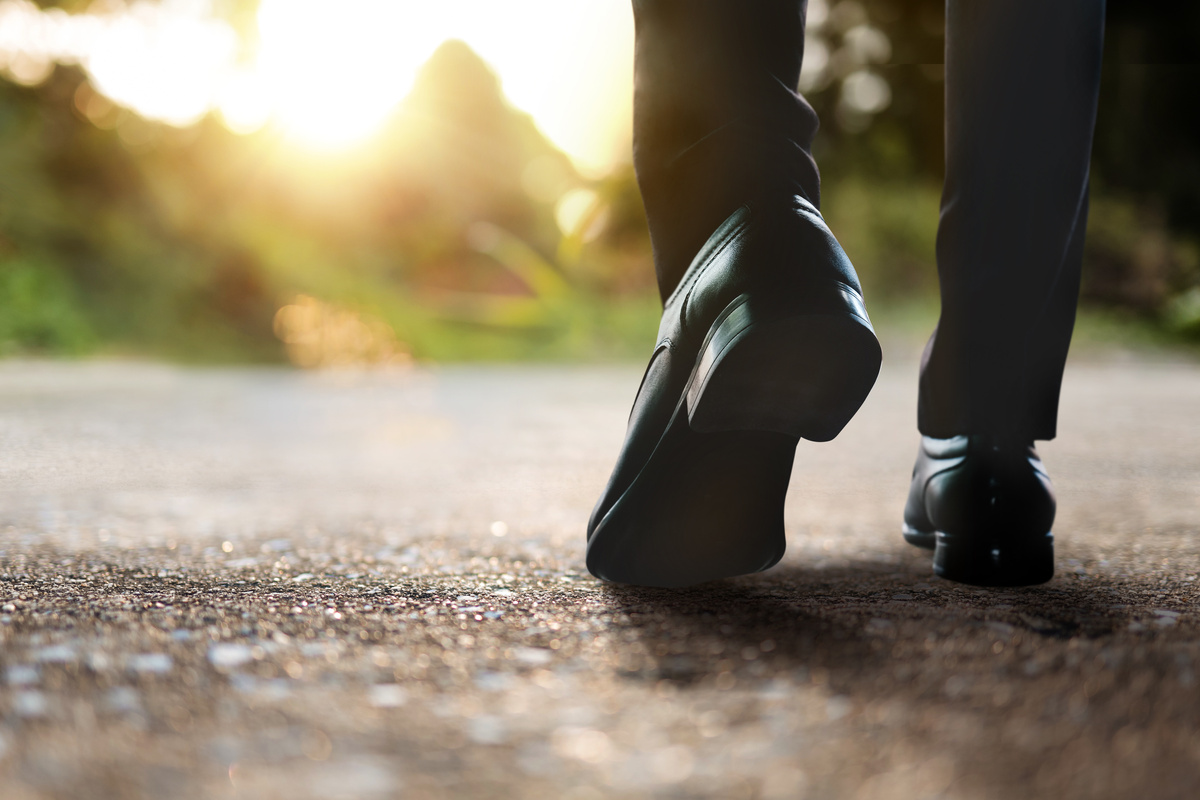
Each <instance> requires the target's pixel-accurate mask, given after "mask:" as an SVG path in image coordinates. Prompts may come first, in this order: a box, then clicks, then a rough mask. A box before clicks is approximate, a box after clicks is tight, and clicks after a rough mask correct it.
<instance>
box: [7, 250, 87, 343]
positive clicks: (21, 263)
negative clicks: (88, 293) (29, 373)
mask: <svg viewBox="0 0 1200 800" xmlns="http://www.w3.org/2000/svg"><path fill="white" fill-rule="evenodd" d="M93 342H94V335H93V332H92V328H91V326H90V325H89V324H88V321H87V315H86V313H85V312H84V310H83V308H82V305H81V303H80V301H79V298H78V297H77V296H76V294H75V291H74V287H73V285H72V284H71V282H70V281H69V280H67V278H66V277H65V276H63V275H62V274H61V273H60V272H58V271H57V270H55V269H53V268H52V267H50V266H48V265H46V264H42V263H37V262H33V261H29V260H25V259H11V260H4V261H0V351H2V352H4V353H5V354H16V353H38V354H42V353H44V354H55V355H61V354H67V355H76V354H80V353H83V352H85V351H87V350H88V349H90V348H91V346H92V344H93Z"/></svg>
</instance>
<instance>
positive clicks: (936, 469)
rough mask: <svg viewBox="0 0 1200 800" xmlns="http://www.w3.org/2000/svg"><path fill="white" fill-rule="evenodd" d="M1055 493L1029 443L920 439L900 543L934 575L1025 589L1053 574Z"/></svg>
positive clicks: (976, 438)
mask: <svg viewBox="0 0 1200 800" xmlns="http://www.w3.org/2000/svg"><path fill="white" fill-rule="evenodd" d="M1055 508H1056V506H1055V500H1054V489H1053V487H1052V486H1051V484H1050V478H1049V476H1048V475H1047V474H1046V471H1045V468H1044V467H1043V465H1042V462H1041V460H1040V459H1039V458H1038V454H1037V451H1036V450H1035V449H1034V446H1033V444H1032V443H1031V442H1027V441H1022V440H1020V439H1014V438H1012V437H1001V436H989V435H971V436H956V437H953V438H950V439H934V438H932V437H929V436H923V437H921V448H920V450H919V452H918V454H917V462H916V465H915V466H914V467H913V479H912V485H911V487H910V489H909V494H908V503H907V505H906V506H905V509H904V538H905V540H907V541H908V542H909V544H912V545H915V546H917V547H922V548H926V549H931V550H933V551H934V553H933V570H934V572H935V573H936V574H937V575H939V576H941V577H943V578H947V579H949V580H953V581H959V582H961V583H969V584H974V585H976V586H1030V585H1033V584H1038V583H1045V582H1046V581H1048V580H1050V578H1051V577H1053V575H1054V535H1053V533H1052V531H1051V528H1052V526H1053V524H1054V514H1055Z"/></svg>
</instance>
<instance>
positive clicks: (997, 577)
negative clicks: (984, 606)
mask: <svg viewBox="0 0 1200 800" xmlns="http://www.w3.org/2000/svg"><path fill="white" fill-rule="evenodd" d="M904 540H905V541H906V542H908V543H909V544H911V545H914V546H915V547H920V548H922V549H925V550H933V572H934V574H935V575H937V576H938V577H940V578H945V579H946V580H950V581H955V582H957V583H967V584H971V585H972V586H1036V585H1037V584H1040V583H1045V582H1046V581H1048V580H1050V579H1051V578H1053V577H1054V533H1053V532H1048V533H1046V534H1043V535H1040V536H1030V537H1023V538H1020V539H1013V538H1012V537H1008V536H980V535H972V536H953V535H951V534H948V533H945V532H944V531H936V532H934V533H930V532H928V531H918V530H916V529H915V528H912V527H910V526H908V525H905V526H904Z"/></svg>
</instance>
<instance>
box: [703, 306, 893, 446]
mask: <svg viewBox="0 0 1200 800" xmlns="http://www.w3.org/2000/svg"><path fill="white" fill-rule="evenodd" d="M855 302H856V301H855V300H854V299H852V298H849V297H846V298H844V303H845V306H846V307H845V308H844V309H838V308H833V309H830V310H824V309H823V310H821V311H814V312H810V313H799V314H797V313H792V314H780V313H777V312H775V313H772V312H771V311H769V310H763V309H759V308H757V307H756V306H755V305H754V304H753V303H752V302H750V301H749V300H748V298H747V297H746V296H745V295H743V296H741V297H739V298H738V299H736V300H734V302H733V303H731V304H730V305H729V306H728V307H727V308H726V309H725V311H724V312H723V313H722V314H721V316H719V317H718V318H717V321H716V322H715V323H714V325H713V328H712V330H711V331H710V333H709V337H708V341H707V342H706V343H705V346H704V348H703V350H702V353H701V356H700V359H699V361H698V363H697V366H696V370H695V373H694V374H693V376H692V381H691V384H690V386H689V388H688V392H687V408H688V421H689V423H690V424H691V427H692V429H693V430H696V431H700V432H702V433H712V432H716V431H731V430H755V431H773V432H776V433H784V434H788V435H790V436H795V437H797V438H803V439H808V440H810V441H814V442H827V441H829V440H830V439H832V438H834V437H835V436H837V435H838V433H840V432H841V430H842V428H844V427H845V426H846V423H848V422H849V421H850V419H851V418H852V417H853V416H854V414H855V413H856V412H857V411H858V409H859V407H860V406H862V404H863V401H864V400H866V398H867V394H868V393H869V392H870V391H871V387H872V386H874V385H875V379H876V377H878V375H879V365H880V362H881V360H882V353H881V351H880V348H879V340H878V339H876V338H875V332H874V331H873V330H872V328H871V326H870V324H869V323H868V322H866V321H865V320H864V319H863V318H862V317H861V316H859V315H858V314H856V313H854V303H855ZM857 303H859V304H861V301H857Z"/></svg>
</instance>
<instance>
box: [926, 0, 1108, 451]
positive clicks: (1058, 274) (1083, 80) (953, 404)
mask: <svg viewBox="0 0 1200 800" xmlns="http://www.w3.org/2000/svg"><path fill="white" fill-rule="evenodd" d="M1103 29H1104V0H1054V1H1053V2H1044V0H949V2H948V3H947V14H946V183H945V188H944V191H943V195H942V212H941V223H940V225H939V227H938V237H937V260H938V276H939V279H940V282H941V292H942V312H941V318H940V320H939V322H938V327H937V331H936V332H935V334H934V336H933V338H932V339H930V342H929V345H928V347H927V348H926V351H925V357H924V359H923V361H922V365H921V394H920V402H919V411H918V426H919V428H920V430H921V432H922V433H923V434H925V435H927V436H933V437H937V438H949V437H952V436H957V435H960V434H972V433H990V434H1006V435H1007V434H1011V435H1016V436H1021V437H1024V438H1028V439H1052V438H1054V435H1055V426H1056V418H1057V414H1058V395H1059V386H1060V383H1061V381H1062V372H1063V366H1064V364H1065V362H1066V357H1067V349H1068V346H1069V345H1070V339H1071V329H1072V327H1073V325H1074V321H1075V305H1076V300H1077V297H1078V293H1079V270H1080V263H1081V259H1082V245H1083V236H1084V229H1085V228H1086V224H1087V187H1088V161H1089V158H1090V155H1091V146H1092V130H1093V127H1094V125H1095V118H1096V99H1097V93H1098V89H1099V81H1100V56H1101V47H1102V41H1103Z"/></svg>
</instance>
